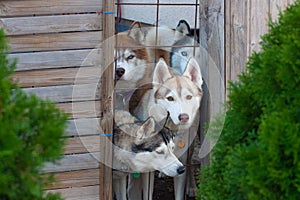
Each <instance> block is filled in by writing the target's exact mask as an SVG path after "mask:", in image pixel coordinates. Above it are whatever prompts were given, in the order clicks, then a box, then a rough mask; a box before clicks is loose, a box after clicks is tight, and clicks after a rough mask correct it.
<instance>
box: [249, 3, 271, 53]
mask: <svg viewBox="0 0 300 200" xmlns="http://www.w3.org/2000/svg"><path fill="white" fill-rule="evenodd" d="M250 3H251V5H250V8H251V10H250V19H249V24H248V26H249V37H250V41H249V43H250V44H248V45H249V51H248V52H247V56H250V55H251V54H252V52H253V51H255V52H258V51H260V44H259V43H260V42H261V36H262V35H263V34H265V33H267V31H268V20H269V19H268V15H269V13H270V1H269V0H251V1H250Z"/></svg>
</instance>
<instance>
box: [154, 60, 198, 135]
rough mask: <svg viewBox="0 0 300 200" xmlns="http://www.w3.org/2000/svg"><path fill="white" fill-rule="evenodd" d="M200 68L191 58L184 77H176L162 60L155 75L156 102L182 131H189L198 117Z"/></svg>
mask: <svg viewBox="0 0 300 200" xmlns="http://www.w3.org/2000/svg"><path fill="white" fill-rule="evenodd" d="M202 83H203V81H202V75H201V71H200V67H199V65H198V63H197V61H196V60H195V59H194V58H191V59H190V60H189V61H188V63H187V66H186V69H185V71H184V73H183V75H175V74H174V73H173V72H172V69H171V68H170V67H169V66H168V65H167V64H166V63H165V61H164V60H163V59H160V60H159V62H158V63H157V65H156V67H155V70H154V74H153V90H154V101H155V103H156V104H158V105H160V106H162V107H163V108H164V109H165V110H167V111H168V112H169V113H170V118H171V119H172V121H173V122H174V124H175V125H177V126H179V128H180V129H188V128H189V127H190V126H191V125H192V123H193V121H194V119H195V116H196V113H197V111H198V109H199V106H200V101H201V97H202V88H201V86H202Z"/></svg>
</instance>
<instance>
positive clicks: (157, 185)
mask: <svg viewBox="0 0 300 200" xmlns="http://www.w3.org/2000/svg"><path fill="white" fill-rule="evenodd" d="M173 199H175V197H174V187H173V178H172V177H164V178H155V180H154V192H153V200H173ZM184 200H195V198H189V197H186V198H185V199H184Z"/></svg>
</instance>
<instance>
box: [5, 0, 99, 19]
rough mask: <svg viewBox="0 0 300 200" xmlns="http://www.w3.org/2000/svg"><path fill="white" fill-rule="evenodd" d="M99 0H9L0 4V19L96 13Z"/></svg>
mask: <svg viewBox="0 0 300 200" xmlns="http://www.w3.org/2000/svg"><path fill="white" fill-rule="evenodd" d="M101 7H102V5H101V0H88V1H85V0H51V1H46V0H39V1H36V0H22V3H20V1H19V0H9V1H1V2H0V17H3V16H5V17H7V16H26V15H29V16H31V15H49V14H62V13H84V12H98V11H100V10H102V8H101Z"/></svg>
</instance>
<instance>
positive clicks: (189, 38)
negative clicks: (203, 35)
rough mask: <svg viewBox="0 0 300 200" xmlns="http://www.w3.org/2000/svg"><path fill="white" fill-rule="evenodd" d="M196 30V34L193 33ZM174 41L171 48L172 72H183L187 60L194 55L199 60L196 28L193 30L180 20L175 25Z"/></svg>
mask: <svg viewBox="0 0 300 200" xmlns="http://www.w3.org/2000/svg"><path fill="white" fill-rule="evenodd" d="M194 32H196V35H194ZM175 38H176V39H175V42H174V43H173V45H172V48H171V56H170V65H171V67H172V68H173V70H174V72H175V73H177V74H183V72H184V70H185V67H186V65H187V62H188V60H189V59H190V58H191V57H194V58H195V59H196V60H197V61H198V63H199V60H200V45H199V39H198V36H197V30H196V31H194V30H192V29H191V28H190V25H189V24H188V23H187V21H185V20H180V21H179V22H178V25H177V27H176V35H175Z"/></svg>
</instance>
